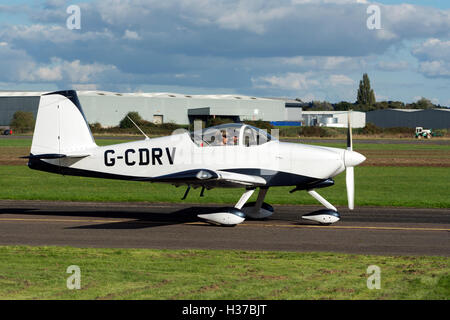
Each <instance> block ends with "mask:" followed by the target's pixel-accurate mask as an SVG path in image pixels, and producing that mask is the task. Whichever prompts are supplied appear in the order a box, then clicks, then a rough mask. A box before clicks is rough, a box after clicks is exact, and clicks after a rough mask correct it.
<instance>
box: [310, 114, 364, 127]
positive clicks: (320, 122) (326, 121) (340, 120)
mask: <svg viewBox="0 0 450 320" xmlns="http://www.w3.org/2000/svg"><path fill="white" fill-rule="evenodd" d="M302 116H303V121H302V122H303V125H304V126H323V127H334V128H347V126H348V123H347V119H348V115H347V111H302ZM350 121H351V124H352V128H364V127H365V126H366V113H365V112H361V111H352V113H351V119H350Z"/></svg>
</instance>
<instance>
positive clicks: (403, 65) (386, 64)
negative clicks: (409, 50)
mask: <svg viewBox="0 0 450 320" xmlns="http://www.w3.org/2000/svg"><path fill="white" fill-rule="evenodd" d="M376 67H377V68H378V69H380V70H383V71H402V70H406V69H408V68H409V63H408V62H407V61H403V60H401V61H380V62H378V63H377V64H376Z"/></svg>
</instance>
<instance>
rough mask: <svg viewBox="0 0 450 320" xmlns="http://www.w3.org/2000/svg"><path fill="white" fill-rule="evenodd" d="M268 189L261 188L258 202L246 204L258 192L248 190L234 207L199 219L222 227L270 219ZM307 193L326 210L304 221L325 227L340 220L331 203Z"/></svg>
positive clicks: (306, 217)
mask: <svg viewBox="0 0 450 320" xmlns="http://www.w3.org/2000/svg"><path fill="white" fill-rule="evenodd" d="M268 189H269V188H260V190H259V194H258V198H257V199H256V202H249V203H247V204H246V202H247V201H248V199H250V197H251V196H252V195H253V193H254V192H255V190H256V189H255V188H252V189H248V190H246V191H245V192H244V194H243V195H242V196H241V198H240V199H239V201H238V202H237V203H236V205H235V206H234V207H230V208H222V209H220V212H215V213H207V214H199V215H198V217H199V218H201V219H204V220H206V221H208V222H210V223H213V224H218V225H222V226H235V225H237V224H240V223H242V222H244V221H245V219H246V218H251V219H265V218H267V217H270V216H271V215H272V214H273V212H274V210H273V207H272V206H271V205H269V204H267V203H265V202H264V198H265V197H266V194H267V190H268ZM307 192H308V193H309V194H310V195H311V196H312V197H313V198H315V199H316V200H317V201H319V202H320V203H321V204H322V205H324V206H325V207H326V209H321V210H317V211H314V212H311V213H308V214H305V215H303V216H302V218H303V219H305V220H309V221H315V222H318V223H320V224H323V225H330V224H332V223H335V222H338V221H339V220H340V218H341V217H340V215H339V212H338V211H337V209H336V208H335V207H334V206H333V205H332V204H331V203H329V202H328V201H327V200H326V199H325V198H323V197H322V196H321V195H320V194H318V193H317V192H316V191H315V190H313V189H311V190H307Z"/></svg>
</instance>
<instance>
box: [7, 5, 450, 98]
mask: <svg viewBox="0 0 450 320" xmlns="http://www.w3.org/2000/svg"><path fill="white" fill-rule="evenodd" d="M71 5H76V6H77V7H76V8H79V13H80V15H79V16H78V15H74V14H75V13H76V11H72V10H68V9H70V6H71ZM77 22H79V24H78V25H79V28H74V27H78V25H77ZM0 70H1V72H0V90H33V91H34V90H35V91H52V90H60V89H77V90H104V91H115V92H175V93H184V94H242V95H250V96H258V97H286V98H292V99H295V98H299V99H302V100H303V101H312V100H327V101H330V102H339V101H349V102H354V101H355V100H356V93H357V89H358V85H359V81H360V80H361V79H362V75H363V73H367V74H368V75H369V78H370V80H371V85H372V88H373V89H374V91H375V95H376V98H377V101H382V100H400V101H403V102H413V101H417V100H418V99H420V98H421V97H426V98H427V99H430V100H431V101H432V102H434V103H436V104H440V105H442V106H450V1H448V0H445V1H444V0H435V1H433V0H423V1H421V0H409V1H401V0H380V1H377V2H372V1H368V0H271V1H267V0H266V1H261V0H165V1H161V0H145V1H144V0H134V1H131V0H90V1H86V0H85V1H79V2H75V1H65V0H47V1H44V0H38V1H24V0H17V1H14V2H13V4H11V1H5V0H0Z"/></svg>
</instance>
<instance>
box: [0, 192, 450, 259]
mask: <svg viewBox="0 0 450 320" xmlns="http://www.w3.org/2000/svg"><path fill="white" fill-rule="evenodd" d="M217 207H218V206H211V205H210V206H204V205H202V207H200V206H198V205H193V204H149V203H78V202H76V203H75V202H46V201H14V200H1V201H0V245H35V246H44V245H52V246H75V247H111V248H158V249H163V248H164V249H194V248H195V249H238V250H269V251H272V250H281V251H326V252H342V253H357V254H380V255H439V256H450V210H449V209H418V208H390V207H359V208H356V209H355V210H354V211H352V212H351V211H348V210H346V209H342V208H338V209H340V210H339V211H340V213H341V221H339V222H337V223H336V224H334V225H331V226H321V225H318V224H315V223H312V222H308V221H306V220H302V219H300V217H301V216H302V215H303V214H306V213H309V212H312V211H315V210H318V209H320V208H321V207H319V206H284V205H283V206H274V208H275V212H276V213H275V214H274V215H273V216H272V217H270V218H269V219H267V220H263V221H251V220H246V221H245V222H244V223H243V224H240V225H237V226H235V227H220V226H213V225H210V224H208V223H205V222H203V221H201V220H200V219H198V218H197V216H196V215H197V214H199V213H206V212H214V211H215V210H216V208H217Z"/></svg>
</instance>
